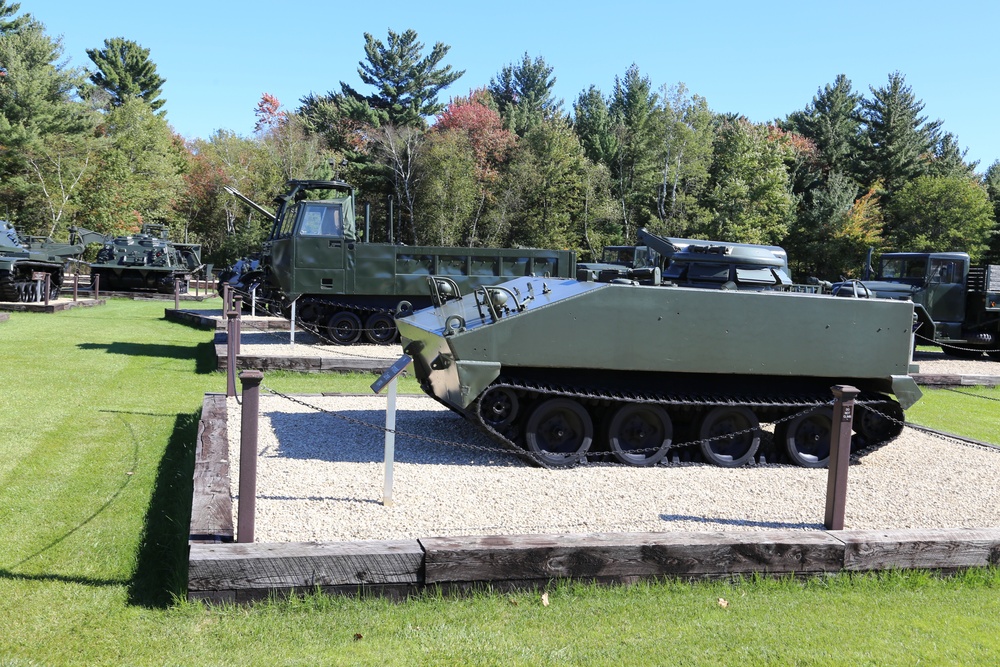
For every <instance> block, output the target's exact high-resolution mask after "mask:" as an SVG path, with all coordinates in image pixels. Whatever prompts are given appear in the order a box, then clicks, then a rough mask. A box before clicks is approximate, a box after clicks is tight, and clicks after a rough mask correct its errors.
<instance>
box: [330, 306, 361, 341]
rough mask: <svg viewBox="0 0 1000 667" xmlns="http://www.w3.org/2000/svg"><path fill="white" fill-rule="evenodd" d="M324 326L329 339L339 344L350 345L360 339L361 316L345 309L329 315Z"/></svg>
mask: <svg viewBox="0 0 1000 667" xmlns="http://www.w3.org/2000/svg"><path fill="white" fill-rule="evenodd" d="M326 328H327V332H328V333H329V334H330V340H332V341H333V342H335V343H339V344H340V345H352V344H353V343H357V342H358V341H359V340H361V318H360V317H358V316H357V315H355V314H354V313H351V312H348V311H346V310H343V311H341V312H339V313H334V314H333V315H331V316H330V319H329V320H328V321H327V323H326Z"/></svg>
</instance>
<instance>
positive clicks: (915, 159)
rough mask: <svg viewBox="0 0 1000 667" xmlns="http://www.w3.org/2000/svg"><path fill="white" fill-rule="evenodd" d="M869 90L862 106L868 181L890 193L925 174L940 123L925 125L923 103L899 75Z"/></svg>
mask: <svg viewBox="0 0 1000 667" xmlns="http://www.w3.org/2000/svg"><path fill="white" fill-rule="evenodd" d="M870 90H871V93H872V98H871V99H865V100H862V102H861V109H862V117H863V119H864V122H865V124H866V131H865V139H866V142H865V146H864V162H865V166H866V175H867V180H868V183H874V182H875V181H881V182H882V183H884V185H885V187H886V188H887V189H888V191H889V192H890V193H893V192H896V191H897V190H899V189H900V188H901V187H903V186H904V185H905V184H906V183H907V182H908V181H910V180H912V179H913V178H916V177H917V176H920V175H922V174H925V173H927V169H928V164H929V163H930V161H931V158H932V155H933V151H934V147H935V145H936V144H937V142H938V140H939V137H940V127H941V121H939V120H935V121H930V122H928V121H927V117H926V116H921V115H920V112H921V111H923V109H924V103H923V102H922V101H919V100H917V99H916V97H915V96H914V95H913V91H912V90H911V88H910V87H909V86H907V85H906V81H905V78H904V77H903V75H902V74H900V73H899V72H893V73H892V74H890V75H889V82H888V84H887V85H886V86H884V87H882V88H878V89H876V88H870Z"/></svg>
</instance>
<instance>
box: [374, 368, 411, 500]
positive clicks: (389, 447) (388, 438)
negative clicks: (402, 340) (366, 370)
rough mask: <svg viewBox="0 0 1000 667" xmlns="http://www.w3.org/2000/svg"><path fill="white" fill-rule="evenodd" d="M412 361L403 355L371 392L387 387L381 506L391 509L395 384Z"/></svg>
mask: <svg viewBox="0 0 1000 667" xmlns="http://www.w3.org/2000/svg"><path fill="white" fill-rule="evenodd" d="M412 361H413V359H411V358H410V355H408V354H404V355H403V356H401V357H400V358H399V359H397V360H396V362H395V363H394V364H393V365H392V366H390V367H389V368H387V369H386V371H385V372H384V373H382V375H380V376H379V378H378V379H377V380H375V382H373V383H372V391H374V392H375V393H376V394H377V393H379V392H380V391H382V388H383V387H385V386H386V385H388V386H389V393H388V401H387V402H386V406H385V457H384V458H385V485H384V486H383V487H382V505H384V506H385V507H392V504H393V503H392V464H393V461H394V460H395V458H396V383H397V380H398V379H399V376H400V374H402V372H403V371H404V370H406V367H407V366H409V365H410V363H411V362H412Z"/></svg>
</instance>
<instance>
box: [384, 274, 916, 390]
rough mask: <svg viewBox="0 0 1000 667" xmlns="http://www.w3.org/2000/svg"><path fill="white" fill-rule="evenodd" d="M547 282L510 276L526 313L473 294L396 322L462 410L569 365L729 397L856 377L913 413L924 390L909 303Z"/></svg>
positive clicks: (436, 385)
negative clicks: (790, 383)
mask: <svg viewBox="0 0 1000 667" xmlns="http://www.w3.org/2000/svg"><path fill="white" fill-rule="evenodd" d="M545 282H546V281H542V280H540V279H520V280H516V281H512V282H510V283H506V284H505V285H504V286H505V287H507V288H508V289H510V290H511V291H512V292H513V294H514V296H515V297H516V301H517V302H519V303H523V310H521V311H520V312H517V307H515V305H514V301H515V299H514V298H511V299H509V301H508V303H507V306H508V307H510V308H511V309H512V312H510V313H507V314H502V315H501V316H499V317H498V318H496V321H493V320H494V318H493V317H492V316H491V315H490V313H489V312H488V309H486V308H483V307H479V308H477V306H476V304H475V302H474V300H473V297H469V296H467V297H466V298H465V299H463V300H461V301H452V302H448V303H446V304H444V306H442V307H439V308H433V309H427V310H423V311H419V312H417V313H415V314H413V315H412V316H409V317H404V318H400V319H398V320H397V326H398V327H399V330H400V333H401V336H402V340H403V346H404V349H405V350H406V351H407V352H408V353H409V354H411V356H414V358H415V372H416V374H417V376H418V377H419V378H420V379H421V380H422V381H424V382H425V387H427V388H429V390H430V391H431V392H432V393H433V394H434V395H435V396H436V397H437V398H438V399H440V400H442V401H443V402H445V403H446V404H448V405H449V406H451V407H454V408H455V409H458V410H464V409H465V408H467V407H468V406H469V405H470V404H471V403H472V402H473V401H474V400H475V399H476V397H477V396H478V395H480V394H481V393H482V392H483V391H484V390H485V389H486V388H487V387H488V386H489V385H490V383H491V382H493V381H494V380H495V379H496V378H497V377H499V376H500V374H501V373H505V374H507V373H510V372H511V369H517V368H523V369H532V372H534V373H535V374H536V375H537V374H538V373H540V372H541V373H545V372H546V369H548V371H550V372H549V373H548V375H549V377H548V378H547V381H549V382H553V383H558V382H562V381H565V379H564V378H565V377H566V375H567V371H568V369H572V370H573V373H574V375H575V376H576V377H579V376H580V375H581V374H582V375H584V376H588V375H589V376H592V384H594V385H600V384H601V383H602V376H606V377H607V378H616V381H620V378H622V377H628V375H629V374H634V375H635V377H637V378H639V377H642V378H643V382H644V383H647V384H648V383H649V381H650V378H653V379H654V380H653V381H654V382H655V378H661V379H662V380H663V381H664V382H669V381H671V378H674V379H676V378H678V377H697V378H700V379H701V381H702V383H703V384H704V383H706V382H707V383H708V384H709V385H714V386H716V387H718V388H719V390H720V391H721V392H722V393H724V392H725V389H726V387H727V385H729V384H731V385H732V386H733V387H734V389H735V388H737V387H738V390H739V391H741V392H746V391H747V390H748V387H749V388H750V389H751V390H752V386H753V379H754V378H759V379H760V382H761V384H762V385H763V384H766V383H773V381H774V379H775V378H788V379H790V380H791V379H799V380H801V381H802V382H801V383H800V384H802V385H803V386H804V385H805V384H807V383H808V382H810V381H813V380H815V381H817V382H820V383H822V382H843V383H845V384H852V383H853V384H859V385H862V386H861V387H859V388H862V389H869V390H873V391H879V392H883V393H894V394H895V395H896V397H897V399H898V400H899V402H900V404H901V405H902V406H903V407H904V408H906V407H908V406H909V405H911V404H912V403H913V402H915V401H916V400H917V399H918V398H919V396H920V392H919V390H918V389H917V387H916V385H915V383H914V382H913V380H912V379H911V378H909V377H908V376H907V373H908V372H909V369H910V350H911V328H912V321H913V306H912V304H910V303H905V302H898V301H896V302H894V301H883V300H878V299H837V298H832V297H826V296H816V295H805V294H794V293H782V292H736V291H719V290H704V289H692V288H678V287H647V286H637V285H618V284H598V283H590V282H577V281H573V280H567V281H552V280H550V281H547V283H548V284H546V285H544V286H543V283H545ZM529 285H530V286H531V287H530V294H531V296H532V298H530V299H527V300H526V299H525V297H527V296H528V295H529ZM546 290H547V292H546ZM481 311H482V315H481V314H480V313H481ZM483 315H484V316H483ZM446 322H447V324H448V327H447V329H446ZM446 331H447V332H448V333H447V335H446ZM827 386H829V385H827ZM761 390H762V391H763V390H764V387H763V386H762V387H761Z"/></svg>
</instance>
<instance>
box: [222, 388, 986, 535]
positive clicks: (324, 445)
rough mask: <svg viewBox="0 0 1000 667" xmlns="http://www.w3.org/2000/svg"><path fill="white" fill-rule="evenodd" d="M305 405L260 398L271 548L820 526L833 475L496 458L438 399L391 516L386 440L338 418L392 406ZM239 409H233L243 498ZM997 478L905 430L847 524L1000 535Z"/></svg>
mask: <svg viewBox="0 0 1000 667" xmlns="http://www.w3.org/2000/svg"><path fill="white" fill-rule="evenodd" d="M942 372H945V371H942ZM948 372H950V371H948ZM302 400H304V401H307V402H308V403H309V404H310V405H313V406H317V407H320V408H322V409H323V410H327V411H329V412H321V411H318V410H316V409H314V408H311V407H305V406H302V405H300V404H297V403H294V402H291V401H289V400H287V399H284V398H280V397H276V396H269V395H262V396H261V417H260V448H259V457H258V464H257V465H258V468H257V472H258V481H257V520H256V521H257V522H256V539H257V541H259V542H286V541H294V542H299V541H311V540H316V541H341V540H343V541H352V540H386V539H403V538H416V537H432V536H454V535H484V534H525V533H586V532H634V531H640V532H657V531H678V530H699V531H705V530H709V531H714V530H764V529H773V528H784V529H798V530H816V529H821V528H822V523H823V514H824V507H825V498H826V483H827V471H826V470H808V469H804V468H798V467H794V466H755V467H745V468H739V469H724V468H717V467H714V466H709V465H702V464H689V465H679V466H661V467H655V468H651V469H646V468H630V467H624V466H620V465H609V464H587V465H583V466H578V467H575V468H571V469H564V470H544V469H540V468H534V467H531V466H528V465H527V464H525V463H524V462H522V461H521V460H520V459H518V458H517V457H515V456H513V455H512V454H510V453H508V452H506V451H502V450H499V449H497V446H496V445H495V444H494V443H493V442H492V441H490V440H489V439H488V438H486V437H485V436H483V435H482V434H480V433H479V432H478V431H477V430H476V429H475V428H474V427H473V426H472V425H470V424H468V423H467V422H465V421H464V420H463V419H462V418H460V417H458V416H457V415H455V414H453V413H451V412H449V411H448V410H446V409H445V408H443V407H442V406H440V405H439V404H438V403H436V402H435V401H433V400H432V399H430V398H428V397H425V396H400V398H399V401H398V417H397V430H398V431H399V432H401V433H399V434H398V435H397V438H396V463H395V466H394V485H393V490H392V500H393V504H392V505H391V506H386V505H383V502H382V500H383V486H384V466H383V454H384V435H383V433H382V431H380V430H376V429H373V428H370V427H365V426H359V425H357V424H354V423H350V422H347V421H345V420H344V419H342V418H341V417H346V418H350V419H355V420H360V421H362V422H365V423H368V424H375V425H377V426H381V425H383V424H384V420H385V404H386V399H385V397H384V396H335V397H308V398H304V399H302ZM239 410H240V408H239V406H238V405H237V403H236V401H235V399H230V403H229V436H230V452H231V470H232V492H233V495H234V497H237V489H238V486H237V480H238V475H239V456H238V453H239V422H240V412H239ZM331 413H335V414H336V415H339V416H340V417H338V416H334V414H331ZM402 432H409V433H416V434H420V435H424V436H428V437H432V438H440V439H443V440H447V441H450V442H458V443H464V444H467V445H468V447H460V446H457V445H453V444H441V443H435V442H427V441H421V440H417V439H414V438H412V437H409V436H406V435H404V434H403V433H402ZM998 479H1000V450H997V449H992V448H983V447H977V446H970V445H966V444H962V443H959V442H957V441H953V440H947V439H941V438H939V437H935V436H931V435H927V434H924V433H921V432H918V431H916V430H913V429H909V428H908V429H906V430H905V431H904V433H903V434H902V435H901V436H900V437H899V438H897V439H896V440H895V441H894V442H892V443H890V444H888V445H886V446H884V447H882V448H880V449H878V450H877V451H873V452H870V453H868V454H867V455H865V456H863V457H861V459H860V460H859V462H857V463H855V464H854V465H852V466H851V468H850V480H849V491H848V501H847V511H846V518H845V527H846V528H848V529H889V528H911V527H921V528H957V527H979V528H984V527H996V526H1000V484H998V483H997V480H998ZM234 510H235V506H234ZM234 525H235V516H234Z"/></svg>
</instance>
